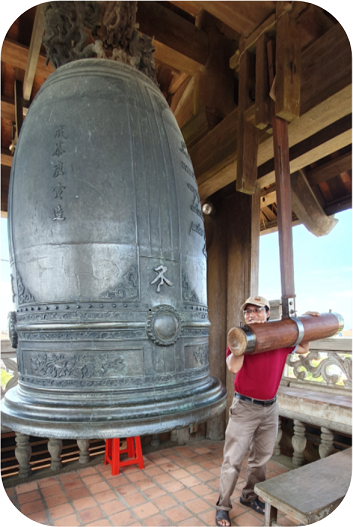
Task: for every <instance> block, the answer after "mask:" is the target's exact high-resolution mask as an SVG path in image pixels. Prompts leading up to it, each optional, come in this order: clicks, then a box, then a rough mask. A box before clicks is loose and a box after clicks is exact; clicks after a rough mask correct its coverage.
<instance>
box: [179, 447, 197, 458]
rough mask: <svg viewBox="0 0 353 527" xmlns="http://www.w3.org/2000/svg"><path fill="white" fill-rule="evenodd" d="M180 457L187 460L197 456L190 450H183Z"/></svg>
mask: <svg viewBox="0 0 353 527" xmlns="http://www.w3.org/2000/svg"><path fill="white" fill-rule="evenodd" d="M182 455H183V456H184V457H187V458H195V457H197V456H198V454H197V453H196V452H193V451H192V450H189V449H187V450H183V451H182Z"/></svg>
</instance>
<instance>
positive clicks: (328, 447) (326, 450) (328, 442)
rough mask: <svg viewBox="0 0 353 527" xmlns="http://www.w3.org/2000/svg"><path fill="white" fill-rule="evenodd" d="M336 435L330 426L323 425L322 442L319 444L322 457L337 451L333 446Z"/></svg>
mask: <svg viewBox="0 0 353 527" xmlns="http://www.w3.org/2000/svg"><path fill="white" fill-rule="evenodd" d="M333 438H334V435H333V433H332V432H331V430H329V429H328V428H325V427H324V426H322V427H321V443H320V446H319V454H320V457H321V458H323V457H327V456H329V455H330V454H332V453H333V452H334V451H335V448H334V446H333Z"/></svg>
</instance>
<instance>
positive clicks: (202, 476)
mask: <svg viewBox="0 0 353 527" xmlns="http://www.w3.org/2000/svg"><path fill="white" fill-rule="evenodd" d="M195 476H196V478H197V479H199V480H200V481H202V482H203V483H206V482H207V481H211V480H212V479H215V474H212V472H210V471H208V470H203V471H202V472H198V473H197V474H195Z"/></svg>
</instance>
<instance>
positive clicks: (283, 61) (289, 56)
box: [276, 2, 301, 122]
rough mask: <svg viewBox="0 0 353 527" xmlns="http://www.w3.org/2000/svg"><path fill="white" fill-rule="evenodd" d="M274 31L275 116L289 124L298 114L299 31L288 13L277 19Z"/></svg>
mask: <svg viewBox="0 0 353 527" xmlns="http://www.w3.org/2000/svg"><path fill="white" fill-rule="evenodd" d="M281 4H282V3H281V2H278V4H277V10H278V7H281ZM276 29H277V31H276V115H277V117H280V118H281V119H285V120H286V121H288V122H291V121H293V120H294V119H296V118H298V117H299V114H300V78H301V39H300V29H299V28H298V26H297V21H296V20H295V19H293V18H290V16H289V13H288V12H286V13H284V14H283V16H280V18H278V20H277V28H276Z"/></svg>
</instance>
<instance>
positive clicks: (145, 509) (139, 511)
mask: <svg viewBox="0 0 353 527" xmlns="http://www.w3.org/2000/svg"><path fill="white" fill-rule="evenodd" d="M133 511H134V513H135V514H136V516H138V517H139V518H140V519H141V520H144V519H145V518H148V517H149V516H154V515H155V514H157V513H158V512H159V510H158V509H157V507H156V506H155V505H154V504H153V503H151V502H150V501H148V502H147V503H144V504H143V505H139V506H138V507H135V508H134V509H133Z"/></svg>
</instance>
